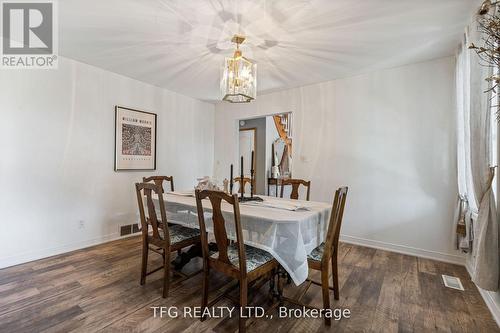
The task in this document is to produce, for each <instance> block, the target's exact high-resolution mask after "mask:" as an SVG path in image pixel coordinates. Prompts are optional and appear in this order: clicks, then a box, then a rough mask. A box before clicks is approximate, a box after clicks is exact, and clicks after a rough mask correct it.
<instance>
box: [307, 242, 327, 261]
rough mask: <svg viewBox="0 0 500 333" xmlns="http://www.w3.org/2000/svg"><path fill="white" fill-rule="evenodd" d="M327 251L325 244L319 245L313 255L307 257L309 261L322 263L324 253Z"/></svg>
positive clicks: (312, 252)
mask: <svg viewBox="0 0 500 333" xmlns="http://www.w3.org/2000/svg"><path fill="white" fill-rule="evenodd" d="M324 251H325V242H323V243H321V244H319V245H318V246H317V247H316V248H315V249H314V250H312V251H311V253H310V254H309V255H308V256H307V258H308V259H311V260H315V261H321V259H322V258H323V252H324Z"/></svg>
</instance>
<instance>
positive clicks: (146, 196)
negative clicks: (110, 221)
mask: <svg viewBox="0 0 500 333" xmlns="http://www.w3.org/2000/svg"><path fill="white" fill-rule="evenodd" d="M135 191H136V194H137V204H138V205H139V215H140V218H141V227H142V233H143V236H145V237H148V231H149V229H148V225H151V227H152V229H153V236H152V238H153V239H156V240H159V241H164V242H166V244H167V245H169V244H170V235H169V232H168V223H167V213H166V211H165V202H164V201H163V190H162V188H161V186H159V185H156V184H153V183H137V184H135ZM153 194H156V195H157V196H158V206H159V208H160V217H161V221H159V220H158V215H157V213H156V207H155V205H154V202H153ZM144 201H145V202H146V207H147V216H146V211H145V209H144ZM160 223H161V225H162V226H161V229H162V230H163V235H162V234H161V233H160V232H159V230H158V229H159V226H160Z"/></svg>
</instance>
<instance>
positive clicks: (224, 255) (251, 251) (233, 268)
mask: <svg viewBox="0 0 500 333" xmlns="http://www.w3.org/2000/svg"><path fill="white" fill-rule="evenodd" d="M205 198H208V199H209V200H210V203H211V206H212V222H213V233H214V235H215V242H216V243H217V249H218V252H216V253H210V252H209V248H208V239H207V233H206V225H205V217H204V213H203V202H202V200H204V199H205ZM224 202H225V203H228V204H229V205H231V206H232V210H233V217H234V221H233V223H234V231H235V233H236V243H232V244H231V243H230V242H229V240H228V238H227V232H226V221H225V220H224V217H223V216H222V209H221V205H222V204H223V203H224ZM196 205H197V208H198V221H199V224H200V231H201V245H202V252H203V274H204V278H203V294H202V299H201V306H202V311H204V310H205V309H206V308H208V307H211V306H213V304H215V303H216V302H217V301H219V299H220V298H222V297H223V296H224V295H221V296H220V297H217V298H216V299H214V300H213V301H212V302H210V304H208V283H209V273H210V270H211V269H213V270H215V271H218V272H220V273H222V274H224V275H226V276H229V277H231V278H233V279H237V280H238V282H239V287H240V297H239V305H240V308H241V309H242V310H240V311H244V312H246V306H247V304H248V285H249V283H251V282H253V281H255V280H257V279H258V278H260V277H264V276H266V275H271V276H273V278H274V272H276V271H277V269H278V266H279V264H278V262H277V261H276V259H274V258H273V256H272V255H271V254H269V253H268V252H266V251H264V250H261V249H258V248H255V247H252V246H249V245H245V244H244V241H243V232H242V229H241V220H240V208H239V204H238V195H237V194H233V195H232V196H230V195H228V194H226V193H224V192H218V191H209V190H204V191H199V190H196ZM231 229H232V228H231ZM271 283H272V282H271ZM279 286H280V284H279V283H278V288H279ZM240 314H241V312H240ZM201 320H202V321H203V320H205V317H202V318H201ZM245 324H246V318H242V317H241V315H240V318H239V331H240V332H245V329H246V325H245Z"/></svg>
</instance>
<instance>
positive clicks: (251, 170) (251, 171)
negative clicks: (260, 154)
mask: <svg viewBox="0 0 500 333" xmlns="http://www.w3.org/2000/svg"><path fill="white" fill-rule="evenodd" d="M250 163H251V164H250V173H251V174H253V150H252V160H251V161H250Z"/></svg>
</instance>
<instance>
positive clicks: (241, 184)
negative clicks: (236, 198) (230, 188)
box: [233, 177, 255, 193]
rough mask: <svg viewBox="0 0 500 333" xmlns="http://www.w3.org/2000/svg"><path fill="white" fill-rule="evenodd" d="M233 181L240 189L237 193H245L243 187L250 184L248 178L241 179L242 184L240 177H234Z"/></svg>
mask: <svg viewBox="0 0 500 333" xmlns="http://www.w3.org/2000/svg"><path fill="white" fill-rule="evenodd" d="M233 180H234V182H235V183H238V184H239V186H240V188H239V189H238V193H245V186H246V185H247V184H251V182H252V180H251V179H250V178H248V177H243V182H242V181H241V177H234V179H233ZM254 185H255V184H254ZM250 186H251V185H250Z"/></svg>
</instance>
